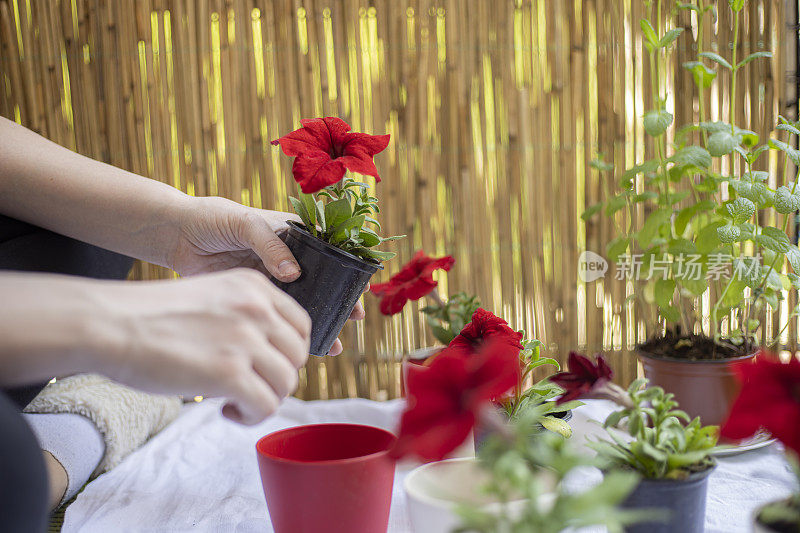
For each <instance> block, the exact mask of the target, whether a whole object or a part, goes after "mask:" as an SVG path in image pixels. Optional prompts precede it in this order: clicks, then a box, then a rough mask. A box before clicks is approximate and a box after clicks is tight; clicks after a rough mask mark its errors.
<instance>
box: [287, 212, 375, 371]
mask: <svg viewBox="0 0 800 533" xmlns="http://www.w3.org/2000/svg"><path fill="white" fill-rule="evenodd" d="M288 225H289V230H288V231H287V232H286V233H285V234H284V235H282V237H281V238H282V239H283V241H284V242H285V243H286V246H288V247H289V249H290V250H291V251H292V254H294V257H295V259H297V262H298V263H299V264H300V269H301V270H302V272H301V274H300V277H299V278H297V279H296V280H295V281H292V282H291V283H283V282H281V281H278V280H276V279H273V280H272V281H273V283H275V285H276V286H278V287H279V288H280V289H281V290H283V291H284V292H286V293H287V294H288V295H289V296H291V297H292V298H294V299H295V300H297V303H299V304H300V305H301V306H302V307H303V309H305V310H306V312H308V314H309V316H311V349H310V350H309V353H311V355H317V356H323V355H327V354H328V352H329V351H330V349H331V346H333V343H334V341H336V337H338V336H339V333H340V332H341V331H342V328H343V327H344V325H345V323H346V322H347V319H348V318H349V317H350V313H351V312H352V311H353V308H354V307H355V306H356V303H357V302H358V299H359V298H360V297H361V294H362V293H363V292H364V289H365V288H366V286H367V283H369V279H370V278H371V277H372V275H373V274H374V273H375V272H377V271H378V270H382V269H383V266H382V265H380V264H378V263H373V262H370V261H365V260H363V259H360V258H358V257H356V256H354V255H353V254H350V253H347V252H345V251H343V250H340V249H339V248H336V247H335V246H333V245H331V244H328V243H326V242H324V241H321V240H320V239H318V238H316V237H314V236H313V235H311V234H310V233H309V232H308V231H306V230H305V229H304V228H303V227H302V225H300V224H298V223H297V222H294V221H289V222H288Z"/></svg>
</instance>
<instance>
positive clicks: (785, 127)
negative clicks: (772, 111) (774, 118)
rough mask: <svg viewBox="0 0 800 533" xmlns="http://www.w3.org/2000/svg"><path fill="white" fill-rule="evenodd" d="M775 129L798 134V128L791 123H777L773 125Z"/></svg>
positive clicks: (799, 133)
mask: <svg viewBox="0 0 800 533" xmlns="http://www.w3.org/2000/svg"><path fill="white" fill-rule="evenodd" d="M775 129H777V130H783V131H788V132H789V133H791V134H792V135H800V130H798V129H797V128H796V127H794V126H793V125H791V124H778V125H777V126H775Z"/></svg>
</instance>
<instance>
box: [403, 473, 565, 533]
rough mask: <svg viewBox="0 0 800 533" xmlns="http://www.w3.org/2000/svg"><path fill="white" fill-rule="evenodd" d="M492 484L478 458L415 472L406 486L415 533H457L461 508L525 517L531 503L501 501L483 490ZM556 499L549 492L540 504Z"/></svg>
mask: <svg viewBox="0 0 800 533" xmlns="http://www.w3.org/2000/svg"><path fill="white" fill-rule="evenodd" d="M489 481H490V478H489V475H488V473H487V472H486V471H485V470H484V469H483V468H481V467H480V465H479V463H478V460H477V459H474V458H459V459H446V460H444V461H437V462H434V463H428V464H426V465H422V466H420V467H418V468H416V469H414V470H412V471H411V472H410V473H409V474H408V475H407V476H406V478H405V480H404V483H403V487H404V489H405V492H406V497H407V498H408V514H409V517H410V518H411V528H412V531H414V533H442V532H445V531H453V530H454V529H456V528H457V527H458V526H459V525H460V524H461V517H460V515H459V514H458V508H459V507H460V506H469V507H473V508H475V507H477V508H480V509H481V510H483V511H486V512H489V513H497V514H500V513H504V514H508V515H511V516H515V515H519V514H521V513H522V511H523V509H524V507H525V506H526V505H527V504H528V501H527V500H524V499H517V500H511V501H509V502H506V503H502V502H500V501H498V500H497V499H495V498H493V497H492V496H491V495H489V494H486V492H485V491H483V490H482V489H483V487H484V486H485V485H486V484H487V483H488V482H489ZM554 486H555V482H553V483H551V484H550V489H553V488H554ZM554 498H555V494H554V493H552V492H548V493H545V494H543V495H542V497H541V499H540V501H539V503H540V504H541V505H543V506H544V505H552V502H553V500H554Z"/></svg>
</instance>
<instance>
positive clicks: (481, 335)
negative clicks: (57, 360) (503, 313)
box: [449, 308, 522, 352]
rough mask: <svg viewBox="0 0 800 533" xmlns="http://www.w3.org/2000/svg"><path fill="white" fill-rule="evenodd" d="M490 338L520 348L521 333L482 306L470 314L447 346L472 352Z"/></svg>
mask: <svg viewBox="0 0 800 533" xmlns="http://www.w3.org/2000/svg"><path fill="white" fill-rule="evenodd" d="M490 340H502V341H504V342H506V343H507V344H510V345H512V346H515V347H516V348H517V352H519V350H522V343H521V341H522V334H521V333H519V332H517V331H514V330H513V329H511V327H510V326H509V325H508V322H506V321H505V320H503V319H502V318H500V317H498V316H495V315H494V314H493V313H491V312H489V311H487V310H485V309H482V308H478V310H477V311H475V312H474V313H473V314H472V321H471V322H470V323H469V324H467V325H466V326H464V329H462V330H461V333H459V334H458V335H456V337H455V338H454V339H453V340H452V341H451V342H450V344H449V346H450V347H452V348H458V349H460V350H462V351H463V352H474V351H475V350H477V349H479V348H480V346H481V345H482V344H483V343H484V342H488V341H490Z"/></svg>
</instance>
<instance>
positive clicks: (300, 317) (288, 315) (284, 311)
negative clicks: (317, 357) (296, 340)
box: [271, 286, 311, 343]
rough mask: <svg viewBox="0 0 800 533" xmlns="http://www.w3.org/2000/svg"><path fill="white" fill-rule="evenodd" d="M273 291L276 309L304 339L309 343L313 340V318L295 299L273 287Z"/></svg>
mask: <svg viewBox="0 0 800 533" xmlns="http://www.w3.org/2000/svg"><path fill="white" fill-rule="evenodd" d="M271 290H272V292H273V294H272V298H273V306H274V309H275V310H276V311H277V312H278V314H279V315H280V316H281V317H282V318H283V319H284V320H285V321H286V322H288V323H289V324H290V325H291V326H292V327H293V328H294V330H295V331H296V332H297V333H298V334H299V335H300V337H301V338H302V339H304V340H305V341H306V342H307V343H309V342H310V338H311V317H309V316H308V313H306V310H305V309H303V308H302V307H300V304H298V303H297V302H296V301H295V300H294V298H292V297H291V296H289V295H288V294H286V293H285V292H283V291H281V290H280V289H278V288H277V287H274V286H273V287H271Z"/></svg>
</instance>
